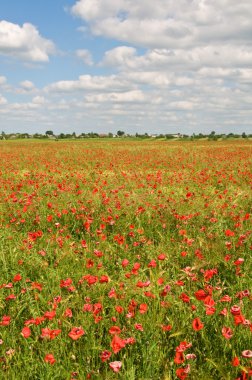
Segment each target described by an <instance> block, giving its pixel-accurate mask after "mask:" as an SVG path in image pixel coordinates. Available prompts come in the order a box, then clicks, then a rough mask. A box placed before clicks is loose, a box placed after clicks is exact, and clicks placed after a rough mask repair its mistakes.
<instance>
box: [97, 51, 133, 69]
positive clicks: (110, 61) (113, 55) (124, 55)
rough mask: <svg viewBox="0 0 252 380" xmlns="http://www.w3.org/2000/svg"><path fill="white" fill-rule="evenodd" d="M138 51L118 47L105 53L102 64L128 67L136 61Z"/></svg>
mask: <svg viewBox="0 0 252 380" xmlns="http://www.w3.org/2000/svg"><path fill="white" fill-rule="evenodd" d="M135 55H136V49H135V48H133V47H129V46H118V47H116V48H114V49H111V50H108V51H106V52H105V55H104V58H103V62H102V64H104V65H108V66H117V67H118V66H120V67H127V66H130V65H131V62H132V61H134V59H135Z"/></svg>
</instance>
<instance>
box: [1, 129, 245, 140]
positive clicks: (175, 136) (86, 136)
mask: <svg viewBox="0 0 252 380" xmlns="http://www.w3.org/2000/svg"><path fill="white" fill-rule="evenodd" d="M30 138H33V139H51V140H63V139H90V138H135V139H153V138H155V139H165V140H174V139H180V140H200V139H205V140H212V141H217V140H220V139H232V138H233V139H236V138H243V139H246V138H252V134H246V133H245V132H243V133H242V134H236V133H228V134H217V133H216V132H215V131H212V132H211V133H210V134H203V133H199V134H195V133H193V134H192V135H186V134H182V133H167V134H162V133H161V134H148V133H143V134H141V133H136V134H133V135H132V134H128V133H125V132H124V131H121V130H119V131H117V133H116V134H114V133H111V132H110V133H97V132H83V133H81V134H79V135H77V134H76V133H75V132H72V133H59V134H55V133H54V132H53V131H51V130H48V131H46V132H45V133H44V134H42V133H34V134H29V133H5V132H3V131H2V133H1V134H0V140H14V139H30Z"/></svg>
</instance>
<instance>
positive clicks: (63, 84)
mask: <svg viewBox="0 0 252 380" xmlns="http://www.w3.org/2000/svg"><path fill="white" fill-rule="evenodd" d="M127 88H129V83H128V82H127V80H125V79H122V78H119V77H118V76H116V75H110V76H91V75H80V76H79V78H78V80H68V81H59V82H54V83H51V84H50V85H49V86H47V87H45V91H46V92H59V93H60V92H75V91H92V90H94V91H98V90H99V91H101V90H103V91H109V90H112V89H115V90H122V89H127Z"/></svg>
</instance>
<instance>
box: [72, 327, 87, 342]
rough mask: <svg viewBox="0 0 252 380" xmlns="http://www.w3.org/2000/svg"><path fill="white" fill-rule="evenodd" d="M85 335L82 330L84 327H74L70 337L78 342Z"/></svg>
mask: <svg viewBox="0 0 252 380" xmlns="http://www.w3.org/2000/svg"><path fill="white" fill-rule="evenodd" d="M84 334H85V331H84V330H83V329H82V327H73V328H72V330H71V331H70V333H69V334H68V336H69V337H70V338H71V339H73V340H77V339H79V338H80V337H81V336H82V335H84Z"/></svg>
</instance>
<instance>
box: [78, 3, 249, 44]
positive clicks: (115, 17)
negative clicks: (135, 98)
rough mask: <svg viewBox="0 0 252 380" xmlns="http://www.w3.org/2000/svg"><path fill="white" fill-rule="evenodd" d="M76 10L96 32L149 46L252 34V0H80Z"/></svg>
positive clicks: (238, 38) (217, 40) (220, 39)
mask: <svg viewBox="0 0 252 380" xmlns="http://www.w3.org/2000/svg"><path fill="white" fill-rule="evenodd" d="M72 13H73V14H74V15H76V16H78V17H80V18H82V19H83V20H84V21H85V22H86V23H88V25H89V26H90V29H91V31H92V33H93V34H95V35H103V36H106V37H110V38H114V39H117V40H121V41H126V42H128V43H130V44H133V45H139V46H145V47H148V48H176V47H177V46H178V45H179V46H180V47H189V46H195V44H198V45H201V44H202V43H209V42H210V41H211V42H216V43H220V42H222V41H225V42H226V41H228V40H232V42H233V41H236V43H237V44H239V43H240V42H241V41H244V40H247V41H250V40H251V31H252V24H251V22H250V20H251V17H252V10H251V2H250V0H242V1H240V2H237V1H234V0H212V1H205V0H190V1H188V0H177V1H173V0H156V1H150V0H148V1H145V0H137V1H136V0H116V1H115V0H79V1H77V2H76V3H75V5H74V6H73V7H72Z"/></svg>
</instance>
